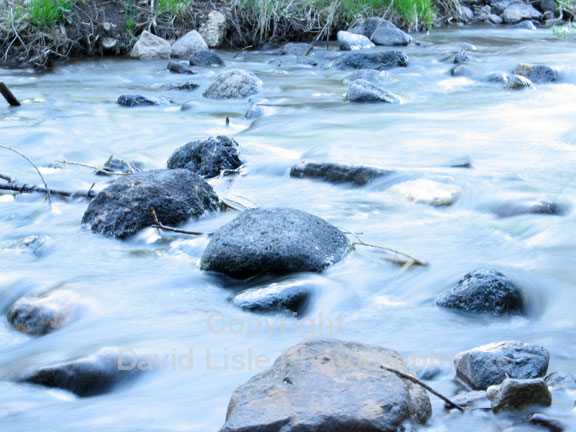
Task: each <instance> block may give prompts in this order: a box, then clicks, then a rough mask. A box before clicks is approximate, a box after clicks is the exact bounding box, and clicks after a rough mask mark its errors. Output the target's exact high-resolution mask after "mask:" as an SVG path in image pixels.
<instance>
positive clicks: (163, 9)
mask: <svg viewBox="0 0 576 432" xmlns="http://www.w3.org/2000/svg"><path fill="white" fill-rule="evenodd" d="M193 3H194V0H156V3H155V9H156V13H157V14H158V15H162V14H165V13H168V14H171V15H183V14H184V13H185V12H186V11H187V10H188V9H189V8H190V6H192V4H193Z"/></svg>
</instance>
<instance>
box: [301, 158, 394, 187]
mask: <svg viewBox="0 0 576 432" xmlns="http://www.w3.org/2000/svg"><path fill="white" fill-rule="evenodd" d="M392 173H394V171H387V170H382V169H378V168H372V167H367V166H348V165H339V164H333V163H314V162H302V163H300V164H298V165H296V166H294V167H292V169H290V176H291V177H296V178H316V179H321V180H324V181H326V182H328V183H336V184H338V183H353V184H355V185H358V186H364V185H366V184H368V183H370V182H371V181H372V180H375V179H377V178H380V177H385V176H388V175H390V174H392Z"/></svg>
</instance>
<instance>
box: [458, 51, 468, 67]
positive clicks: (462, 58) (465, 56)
mask: <svg viewBox="0 0 576 432" xmlns="http://www.w3.org/2000/svg"><path fill="white" fill-rule="evenodd" d="M469 61H470V56H468V54H466V53H465V52H461V53H459V54H456V56H455V57H454V64H461V63H466V62H469Z"/></svg>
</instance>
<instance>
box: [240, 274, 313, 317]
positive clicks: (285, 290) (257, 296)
mask: <svg viewBox="0 0 576 432" xmlns="http://www.w3.org/2000/svg"><path fill="white" fill-rule="evenodd" d="M312 292H313V287H312V286H311V284H310V282H309V281H297V282H293V281H292V282H284V283H281V282H280V283H273V284H270V285H268V286H266V287H262V288H251V289H248V290H245V291H242V292H240V293H238V294H235V295H234V296H233V297H232V298H231V299H230V302H231V303H232V304H233V305H234V306H236V307H238V308H240V309H243V310H246V311H251V312H264V313H269V312H293V313H296V314H297V315H299V316H302V315H304V314H305V313H306V309H307V307H308V305H309V303H310V299H311V297H312Z"/></svg>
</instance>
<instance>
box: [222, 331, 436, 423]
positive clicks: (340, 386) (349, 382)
mask: <svg viewBox="0 0 576 432" xmlns="http://www.w3.org/2000/svg"><path fill="white" fill-rule="evenodd" d="M379 364H385V365H389V366H391V367H394V368H396V369H400V370H402V371H404V372H407V367H406V365H405V363H404V362H403V360H402V358H401V356H400V354H399V353H397V352H396V351H393V350H390V349H387V348H381V347H378V346H373V345H365V344H360V343H355V342H343V341H339V340H330V339H326V340H312V341H309V342H304V343H301V344H299V345H296V346H294V347H292V348H290V349H289V350H288V351H286V352H285V353H284V354H283V355H282V356H281V357H280V358H278V359H277V360H276V362H275V363H274V364H273V365H272V367H271V368H270V369H268V370H267V371H265V372H263V373H261V374H258V375H256V376H254V377H253V378H252V379H250V380H249V381H248V382H247V383H246V384H244V385H242V386H240V387H239V388H238V389H237V390H236V391H235V392H234V394H233V395H232V398H231V400H230V404H229V406H228V413H227V415H226V423H225V424H224V426H223V427H222V429H221V430H220V432H247V431H262V432H265V431H270V432H272V431H282V432H299V431H327V432H328V431H396V430H401V429H402V428H403V427H404V425H405V422H410V421H412V422H415V423H425V422H426V421H427V419H428V418H429V417H430V415H431V413H432V409H431V406H430V400H429V399H428V396H427V395H426V392H425V391H424V390H423V389H422V388H420V387H419V386H417V385H415V384H413V383H411V382H410V381H406V380H403V379H402V378H399V377H398V376H397V375H396V374H394V373H392V372H388V371H386V370H383V369H381V368H380V367H379Z"/></svg>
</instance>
